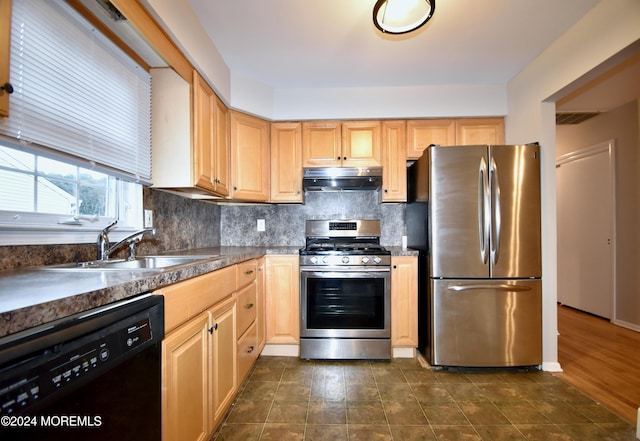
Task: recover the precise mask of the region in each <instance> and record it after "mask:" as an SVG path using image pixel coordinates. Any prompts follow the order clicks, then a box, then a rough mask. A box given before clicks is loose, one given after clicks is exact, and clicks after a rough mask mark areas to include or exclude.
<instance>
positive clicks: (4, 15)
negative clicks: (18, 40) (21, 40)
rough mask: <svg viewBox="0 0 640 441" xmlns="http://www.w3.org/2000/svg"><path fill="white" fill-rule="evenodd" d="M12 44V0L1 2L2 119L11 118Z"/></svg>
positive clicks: (0, 72) (0, 0) (0, 69)
mask: <svg viewBox="0 0 640 441" xmlns="http://www.w3.org/2000/svg"><path fill="white" fill-rule="evenodd" d="M10 43H11V0H0V87H1V89H0V118H5V117H7V116H9V94H10V92H11V90H13V89H12V87H11V83H10V82H9V49H10Z"/></svg>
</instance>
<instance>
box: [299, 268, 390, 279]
mask: <svg viewBox="0 0 640 441" xmlns="http://www.w3.org/2000/svg"><path fill="white" fill-rule="evenodd" d="M300 272H301V273H318V274H321V275H322V276H323V277H331V276H340V275H343V274H345V273H362V274H367V275H375V273H380V274H381V276H386V275H387V273H389V272H391V268H390V267H353V266H349V267H347V266H344V267H340V268H339V269H337V268H318V267H302V266H301V267H300Z"/></svg>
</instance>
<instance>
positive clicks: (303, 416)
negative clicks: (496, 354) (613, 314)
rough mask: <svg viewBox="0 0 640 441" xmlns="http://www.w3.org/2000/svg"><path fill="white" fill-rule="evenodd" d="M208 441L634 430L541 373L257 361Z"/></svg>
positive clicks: (608, 436) (622, 434)
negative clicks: (212, 440) (211, 438)
mask: <svg viewBox="0 0 640 441" xmlns="http://www.w3.org/2000/svg"><path fill="white" fill-rule="evenodd" d="M213 439H214V440H216V441H240V440H241V441H249V440H265V441H266V440H278V441H289V440H291V441H294V440H295V441H325V440H326V441H328V440H330V441H337V440H344V441H377V440H380V441H386V440H389V441H390V440H393V441H413V440H432V441H435V440H443V441H448V440H455V441H460V440H470V441H471V440H482V441H502V440H509V441H513V440H523V441H524V440H530V441H537V440H540V441H547V440H559V441H572V440H574V441H578V440H579V441H590V440H598V441H601V440H616V441H618V440H620V441H626V440H629V441H635V440H636V438H635V428H634V427H633V426H632V425H630V424H629V423H627V422H626V421H624V420H623V419H622V418H620V417H618V416H617V415H615V414H613V413H612V412H610V411H609V410H607V409H606V408H604V407H603V406H601V405H599V404H598V403H596V402H594V401H593V400H591V399H590V398H589V397H587V396H586V395H584V394H583V393H582V392H580V391H579V390H577V389H575V388H573V387H572V386H570V385H568V384H567V383H564V382H563V381H562V380H560V379H558V378H556V377H554V376H553V375H552V374H551V373H548V372H540V371H537V370H530V371H525V370H465V371H457V372H456V371H446V370H434V369H430V368H423V367H422V366H421V365H420V364H419V363H418V361H416V360H415V359H395V360H392V361H391V362H375V361H374V362H368V361H307V360H300V359H298V358H292V357H260V358H259V359H258V361H257V362H256V365H255V366H254V368H253V370H252V372H251V374H250V375H249V376H248V378H247V379H246V380H245V382H244V383H243V384H242V385H241V387H240V392H239V393H238V396H237V397H236V400H235V402H234V403H233V405H232V407H231V409H230V410H229V412H228V413H227V415H226V416H225V419H224V421H223V423H222V424H221V426H220V427H219V429H218V431H217V433H216V434H215V436H214V438H213Z"/></svg>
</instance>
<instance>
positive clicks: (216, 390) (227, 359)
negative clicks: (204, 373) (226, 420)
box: [207, 298, 238, 433]
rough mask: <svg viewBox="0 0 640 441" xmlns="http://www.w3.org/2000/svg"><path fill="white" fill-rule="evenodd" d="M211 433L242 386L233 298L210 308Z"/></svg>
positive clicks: (209, 413) (208, 330)
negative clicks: (238, 364)
mask: <svg viewBox="0 0 640 441" xmlns="http://www.w3.org/2000/svg"><path fill="white" fill-rule="evenodd" d="M208 314H209V328H208V329H207V332H208V333H209V347H208V352H207V353H208V355H209V358H208V364H209V366H210V369H209V372H210V375H211V380H210V385H211V386H210V388H209V394H210V395H209V403H210V404H209V410H208V415H209V426H208V428H209V433H211V432H213V430H214V429H215V427H216V426H217V424H218V423H219V422H220V421H221V420H222V417H224V415H225V413H226V412H227V409H229V406H231V403H232V402H233V398H234V397H235V395H236V391H237V389H238V377H237V363H238V357H237V334H236V302H235V299H233V298H229V299H227V300H226V301H224V302H222V303H220V304H218V305H217V306H215V307H213V308H212V309H210V310H209V311H208Z"/></svg>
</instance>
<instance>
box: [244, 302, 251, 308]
mask: <svg viewBox="0 0 640 441" xmlns="http://www.w3.org/2000/svg"><path fill="white" fill-rule="evenodd" d="M251 308H253V303H247V304H246V305H244V309H251Z"/></svg>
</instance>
